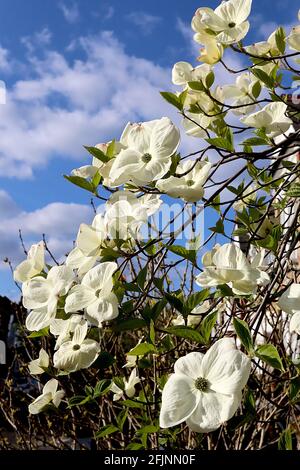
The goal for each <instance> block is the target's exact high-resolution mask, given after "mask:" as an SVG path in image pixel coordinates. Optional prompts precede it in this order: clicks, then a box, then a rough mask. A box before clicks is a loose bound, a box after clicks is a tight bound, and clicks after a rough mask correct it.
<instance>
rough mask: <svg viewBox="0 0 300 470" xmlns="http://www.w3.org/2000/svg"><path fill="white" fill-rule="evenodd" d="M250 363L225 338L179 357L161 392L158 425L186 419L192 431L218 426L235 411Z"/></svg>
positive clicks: (168, 425)
mask: <svg viewBox="0 0 300 470" xmlns="http://www.w3.org/2000/svg"><path fill="white" fill-rule="evenodd" d="M250 367H251V362H250V359H249V358H248V357H247V356H245V354H243V353H242V352H240V351H238V350H237V349H235V347H234V343H233V341H232V340H231V339H229V338H223V339H220V340H218V341H216V343H215V344H214V345H213V346H212V347H211V348H210V349H209V350H208V351H207V353H206V354H205V355H204V354H202V353H200V352H192V353H189V354H187V355H186V356H184V357H181V358H180V359H178V360H177V361H176V362H175V365H174V374H172V375H171V376H170V378H169V380H168V381H167V383H166V385H165V387H164V389H163V392H162V405H161V411H160V426H161V427H162V428H169V427H172V426H176V425H178V424H180V423H182V422H184V421H186V423H187V425H188V426H189V427H190V429H191V430H192V431H195V432H202V433H206V432H211V431H214V430H216V429H218V428H219V427H220V426H221V425H222V424H223V423H224V422H226V421H228V420H229V419H230V418H231V417H232V416H233V415H234V413H235V412H236V410H237V408H238V406H239V404H240V402H241V398H242V389H243V388H244V387H245V385H246V383H247V381H248V378H249V374H250Z"/></svg>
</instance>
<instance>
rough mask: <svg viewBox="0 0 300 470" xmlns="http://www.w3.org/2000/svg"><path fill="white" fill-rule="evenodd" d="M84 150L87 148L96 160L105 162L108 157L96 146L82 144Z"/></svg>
mask: <svg viewBox="0 0 300 470" xmlns="http://www.w3.org/2000/svg"><path fill="white" fill-rule="evenodd" d="M84 148H85V150H87V151H88V152H89V153H90V154H91V155H93V157H95V158H97V160H100V161H101V162H102V163H106V162H108V161H109V157H108V156H107V155H105V153H104V152H102V150H100V149H98V148H97V147H89V146H87V145H84Z"/></svg>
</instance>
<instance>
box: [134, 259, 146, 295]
mask: <svg viewBox="0 0 300 470" xmlns="http://www.w3.org/2000/svg"><path fill="white" fill-rule="evenodd" d="M147 271H148V266H147V265H146V266H145V267H144V268H142V269H141V270H140V272H139V274H138V276H137V278H136V282H137V284H138V286H139V287H140V288H141V289H144V286H145V282H146V278H147Z"/></svg>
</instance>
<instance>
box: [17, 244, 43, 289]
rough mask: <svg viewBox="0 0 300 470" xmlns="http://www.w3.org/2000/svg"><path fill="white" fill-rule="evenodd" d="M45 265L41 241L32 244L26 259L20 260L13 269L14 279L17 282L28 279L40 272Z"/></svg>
mask: <svg viewBox="0 0 300 470" xmlns="http://www.w3.org/2000/svg"><path fill="white" fill-rule="evenodd" d="M44 266H45V248H44V243H43V242H42V241H41V242H39V243H37V244H36V245H32V247H31V248H30V250H29V251H28V254H27V259H26V260H24V261H22V263H20V264H19V265H18V266H17V267H16V268H15V270H14V280H15V281H17V282H26V281H29V279H31V278H32V277H33V276H36V275H37V274H40V273H41V272H42V271H43V269H44Z"/></svg>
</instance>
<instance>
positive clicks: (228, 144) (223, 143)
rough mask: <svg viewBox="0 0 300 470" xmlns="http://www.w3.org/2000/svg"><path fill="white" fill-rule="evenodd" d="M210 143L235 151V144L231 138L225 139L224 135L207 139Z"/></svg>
mask: <svg viewBox="0 0 300 470" xmlns="http://www.w3.org/2000/svg"><path fill="white" fill-rule="evenodd" d="M205 140H206V142H208V143H209V144H210V145H212V146H214V147H217V148H221V149H224V150H228V151H229V152H233V151H234V146H233V144H232V142H231V141H230V140H227V139H224V137H214V138H212V139H205Z"/></svg>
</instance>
